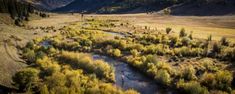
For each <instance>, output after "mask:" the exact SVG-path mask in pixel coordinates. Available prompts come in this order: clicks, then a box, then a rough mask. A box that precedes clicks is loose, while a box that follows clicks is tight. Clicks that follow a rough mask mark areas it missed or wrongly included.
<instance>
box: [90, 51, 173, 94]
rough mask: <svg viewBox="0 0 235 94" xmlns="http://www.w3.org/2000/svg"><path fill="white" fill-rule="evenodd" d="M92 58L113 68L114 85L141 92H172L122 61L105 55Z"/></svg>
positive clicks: (155, 93) (167, 93) (147, 93)
mask: <svg viewBox="0 0 235 94" xmlns="http://www.w3.org/2000/svg"><path fill="white" fill-rule="evenodd" d="M92 56H93V59H95V60H98V59H102V60H104V61H106V62H108V63H109V64H110V65H112V66H113V67H114V68H115V79H116V82H115V85H117V86H118V87H121V88H123V89H125V90H127V89H134V90H137V91H138V92H140V93H141V94H174V93H173V92H172V90H169V89H163V88H161V87H160V86H158V85H157V83H156V82H155V81H154V80H152V79H149V78H148V77H146V76H145V75H143V74H141V73H140V72H139V71H137V70H135V69H134V68H132V67H130V66H129V65H128V64H126V63H124V62H119V61H116V60H114V59H112V58H109V57H107V56H101V55H92Z"/></svg>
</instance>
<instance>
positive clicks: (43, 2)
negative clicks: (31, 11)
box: [26, 0, 74, 10]
mask: <svg viewBox="0 0 235 94" xmlns="http://www.w3.org/2000/svg"><path fill="white" fill-rule="evenodd" d="M26 1H28V2H30V3H32V4H34V5H35V6H37V7H39V8H42V9H46V10H52V9H55V8H59V7H63V6H66V5H67V4H69V3H71V2H72V1H74V0H26Z"/></svg>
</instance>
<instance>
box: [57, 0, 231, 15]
mask: <svg viewBox="0 0 235 94" xmlns="http://www.w3.org/2000/svg"><path fill="white" fill-rule="evenodd" d="M150 1H152V2H150ZM202 1H203V0H201V1H200V2H199V1H194V0H192V1H189V2H186V1H184V2H183V1H182V2H180V1H179V2H175V3H173V2H170V1H157V0H149V1H148V2H147V1H146V2H145V1H135V0H133V1H127V0H102V1H101V0H75V1H73V2H71V3H70V4H68V5H66V6H64V7H60V8H57V9H54V10H53V11H55V12H88V13H146V12H159V11H163V10H164V9H165V8H169V9H171V14H172V15H197V16H211V15H228V14H234V12H235V1H233V0H218V1H216V0H209V1H203V2H202ZM161 13H162V12H161Z"/></svg>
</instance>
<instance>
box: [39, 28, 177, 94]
mask: <svg viewBox="0 0 235 94" xmlns="http://www.w3.org/2000/svg"><path fill="white" fill-rule="evenodd" d="M106 33H107V32H106ZM108 34H110V35H113V36H115V35H116V36H121V37H124V35H121V34H118V33H112V32H110V33H108ZM40 45H41V46H44V47H48V46H50V43H49V41H47V40H45V41H43V42H41V43H40ZM91 55H92V57H93V59H94V60H100V59H101V60H104V61H105V62H107V63H108V64H110V65H111V66H113V67H114V69H115V79H116V82H115V85H116V86H118V87H121V88H122V89H124V90H127V89H134V90H136V91H138V92H140V93H141V94H175V92H174V91H173V90H170V89H165V88H162V87H161V86H160V85H158V84H157V83H156V82H155V81H154V80H153V79H150V78H148V77H146V76H145V75H143V74H142V73H140V72H139V71H138V70H136V69H134V68H133V67H131V66H129V65H128V64H127V63H125V62H120V61H117V60H114V59H112V58H110V57H107V56H102V55H97V54H91Z"/></svg>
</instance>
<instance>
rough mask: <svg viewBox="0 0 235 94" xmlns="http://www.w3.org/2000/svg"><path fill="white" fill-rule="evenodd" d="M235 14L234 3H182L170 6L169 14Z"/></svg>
mask: <svg viewBox="0 0 235 94" xmlns="http://www.w3.org/2000/svg"><path fill="white" fill-rule="evenodd" d="M233 14H235V4H229V5H221V4H205V5H200V6H199V5H198V4H182V5H177V6H173V7H171V15H176V16H223V15H233Z"/></svg>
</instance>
